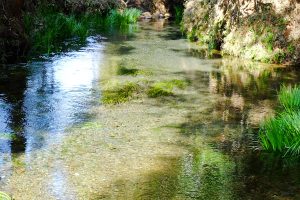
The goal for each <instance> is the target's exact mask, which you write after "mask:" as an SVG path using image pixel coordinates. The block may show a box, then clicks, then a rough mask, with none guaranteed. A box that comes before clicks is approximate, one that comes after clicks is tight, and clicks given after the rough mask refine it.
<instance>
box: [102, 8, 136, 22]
mask: <svg viewBox="0 0 300 200" xmlns="http://www.w3.org/2000/svg"><path fill="white" fill-rule="evenodd" d="M140 15H141V11H140V10H138V9H136V8H129V9H125V10H123V11H120V10H111V11H110V13H109V15H108V17H107V20H106V23H107V24H108V25H112V26H124V25H127V24H133V23H136V22H137V20H138V19H139V17H140Z"/></svg>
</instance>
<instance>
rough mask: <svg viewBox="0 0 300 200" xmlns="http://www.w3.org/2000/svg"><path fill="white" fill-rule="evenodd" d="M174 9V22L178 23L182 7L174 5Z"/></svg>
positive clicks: (180, 19)
mask: <svg viewBox="0 0 300 200" xmlns="http://www.w3.org/2000/svg"><path fill="white" fill-rule="evenodd" d="M174 10H175V23H176V24H180V23H181V21H182V17H183V11H184V7H183V6H178V5H175V6H174Z"/></svg>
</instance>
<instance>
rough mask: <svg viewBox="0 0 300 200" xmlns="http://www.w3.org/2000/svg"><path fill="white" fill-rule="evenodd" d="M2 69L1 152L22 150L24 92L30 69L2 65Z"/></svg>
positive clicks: (0, 75)
mask: <svg viewBox="0 0 300 200" xmlns="http://www.w3.org/2000/svg"><path fill="white" fill-rule="evenodd" d="M0 71H1V74H0V94H1V96H0V105H1V107H0V110H1V113H2V114H0V115H4V116H3V117H1V121H0V127H1V129H0V130H1V133H0V134H2V139H1V140H2V142H1V143H2V145H1V147H2V148H1V152H3V153H4V152H6V153H7V152H10V151H11V152H12V153H16V152H22V151H24V150H25V138H24V126H25V111H24V94H25V90H26V88H27V76H28V75H29V71H28V69H27V68H26V67H24V66H7V67H2V68H1V69H0ZM4 143H6V145H5V144H4ZM9 146H10V147H9ZM5 147H7V148H10V149H5Z"/></svg>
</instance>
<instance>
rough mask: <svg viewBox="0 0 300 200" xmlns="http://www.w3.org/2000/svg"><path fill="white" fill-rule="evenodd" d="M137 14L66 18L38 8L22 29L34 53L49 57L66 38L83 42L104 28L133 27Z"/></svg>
mask: <svg viewBox="0 0 300 200" xmlns="http://www.w3.org/2000/svg"><path fill="white" fill-rule="evenodd" d="M139 15H140V11H139V10H137V9H126V10H124V11H116V10H112V11H111V12H110V13H109V14H108V15H107V16H106V15H103V14H101V13H87V14H76V15H75V14H65V13H62V12H61V11H59V10H58V9H55V8H51V7H50V8H49V7H47V6H46V7H41V8H40V9H38V10H37V12H36V13H35V14H34V15H32V13H30V14H27V15H25V17H24V21H25V29H26V32H27V34H28V35H29V36H30V39H31V43H32V52H33V53H48V54H49V53H51V52H54V51H59V50H60V44H61V43H62V41H64V40H66V39H68V38H78V39H81V40H83V39H85V38H86V37H87V36H89V35H91V34H95V33H97V32H99V31H100V30H102V29H104V28H105V26H107V25H112V26H121V25H122V26H124V25H127V24H130V23H136V21H137V20H138V17H139Z"/></svg>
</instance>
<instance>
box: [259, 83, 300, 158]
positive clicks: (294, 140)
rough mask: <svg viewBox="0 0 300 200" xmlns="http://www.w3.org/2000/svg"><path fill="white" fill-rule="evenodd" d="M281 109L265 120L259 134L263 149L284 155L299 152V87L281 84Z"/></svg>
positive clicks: (297, 153)
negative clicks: (275, 114)
mask: <svg viewBox="0 0 300 200" xmlns="http://www.w3.org/2000/svg"><path fill="white" fill-rule="evenodd" d="M279 102H280V105H281V106H282V108H283V111H281V112H280V113H278V114H277V116H275V117H274V118H271V119H268V120H266V121H265V122H264V123H263V124H262V125H261V128H260V132H259V136H260V139H261V144H262V146H263V148H264V149H266V150H270V151H274V152H279V153H281V154H285V155H299V154H300V113H299V109H300V87H299V86H295V87H293V88H291V87H285V86H283V87H282V88H281V90H280V92H279Z"/></svg>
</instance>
